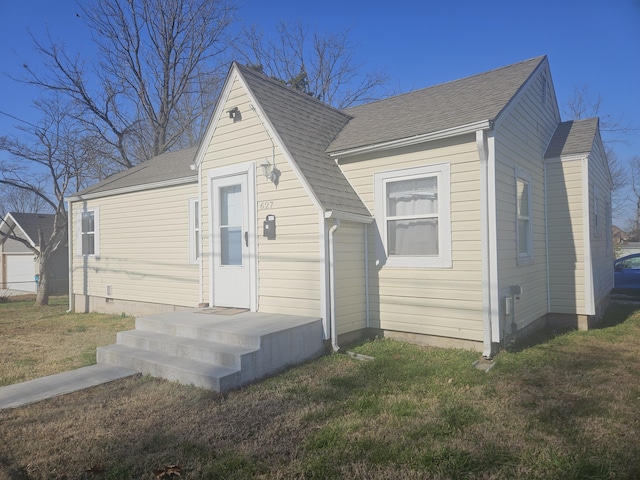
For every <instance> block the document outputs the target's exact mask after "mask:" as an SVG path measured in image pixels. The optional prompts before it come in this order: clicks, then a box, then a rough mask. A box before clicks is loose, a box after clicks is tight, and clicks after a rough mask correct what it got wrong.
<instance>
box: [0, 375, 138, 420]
mask: <svg viewBox="0 0 640 480" xmlns="http://www.w3.org/2000/svg"><path fill="white" fill-rule="evenodd" d="M138 373H140V372H137V371H135V370H130V369H128V368H123V367H117V366H111V365H91V366H89V367H82V368H79V369H77V370H70V371H68V372H62V373H58V374H56V375H50V376H48V377H42V378H37V379H35V380H29V381H27V382H22V383H16V384H14V385H7V386H6V387H0V410H2V409H5V408H15V407H21V406H23V405H28V404H30V403H35V402H39V401H41V400H46V399H48V398H53V397H57V396H58V395H64V394H66V393H71V392H77V391H78V390H84V389H85V388H89V387H95V386H96V385H101V384H103V383H108V382H112V381H114V380H119V379H121V378H125V377H130V376H132V375H136V374H138Z"/></svg>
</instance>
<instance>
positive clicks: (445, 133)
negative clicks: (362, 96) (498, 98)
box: [329, 120, 493, 157]
mask: <svg viewBox="0 0 640 480" xmlns="http://www.w3.org/2000/svg"><path fill="white" fill-rule="evenodd" d="M486 129H493V120H481V121H479V122H474V123H470V124H468V125H460V126H458V127H453V128H448V129H446V130H439V131H437V132H431V133H425V134H421V135H414V136H413V137H408V138H401V139H398V140H390V141H388V142H383V143H376V144H373V145H365V146H363V147H356V148H350V149H347V150H339V151H336V152H330V153H329V156H330V157H348V156H351V155H358V154H360V153H371V152H381V151H384V150H391V149H395V148H400V147H408V146H411V145H417V144H419V143H424V142H431V141H433V140H439V139H441V138H448V137H454V136H457V135H464V134H467V133H474V132H477V131H479V130H486Z"/></svg>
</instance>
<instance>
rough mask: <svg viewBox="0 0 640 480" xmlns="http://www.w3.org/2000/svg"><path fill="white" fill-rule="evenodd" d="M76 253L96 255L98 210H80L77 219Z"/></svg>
mask: <svg viewBox="0 0 640 480" xmlns="http://www.w3.org/2000/svg"><path fill="white" fill-rule="evenodd" d="M78 237H79V238H78V253H80V254H81V255H93V256H97V255H98V250H99V248H98V245H99V241H98V209H97V208H96V209H92V210H82V211H80V212H79V219H78Z"/></svg>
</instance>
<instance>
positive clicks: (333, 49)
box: [238, 21, 388, 108]
mask: <svg viewBox="0 0 640 480" xmlns="http://www.w3.org/2000/svg"><path fill="white" fill-rule="evenodd" d="M238 54H239V55H240V57H241V58H243V59H244V61H245V62H246V63H248V64H249V65H252V66H254V67H255V68H257V69H258V70H260V71H262V72H263V73H265V74H266V75H268V76H271V77H273V78H277V79H279V80H282V81H284V82H285V83H286V84H288V85H290V86H292V87H294V88H296V89H298V90H300V91H302V92H305V93H308V94H309V95H312V96H314V97H315V98H318V99H319V100H322V101H323V102H326V103H328V104H330V105H333V106H334V107H336V108H347V107H350V106H354V105H357V104H359V103H364V102H368V101H371V100H376V99H379V98H381V97H383V96H384V95H385V93H386V91H385V89H386V86H387V84H388V77H387V75H386V74H384V73H383V72H381V71H371V72H365V71H363V66H362V65H361V64H359V63H358V62H357V61H356V59H355V56H354V47H353V45H352V44H351V43H350V41H349V31H348V30H345V31H342V32H340V33H324V34H323V33H320V32H318V31H317V30H316V29H311V28H310V27H308V26H305V25H303V24H302V22H300V21H297V22H294V23H291V24H289V23H285V22H280V23H279V24H278V26H277V28H276V36H275V38H273V39H267V38H265V36H264V34H263V33H262V31H260V30H259V29H258V28H257V27H256V26H255V25H254V26H252V27H250V28H248V29H245V32H244V34H243V35H242V36H241V40H239V41H238Z"/></svg>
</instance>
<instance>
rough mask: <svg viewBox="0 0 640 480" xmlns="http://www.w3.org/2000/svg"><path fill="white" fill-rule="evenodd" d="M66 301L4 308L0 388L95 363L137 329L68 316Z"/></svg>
mask: <svg viewBox="0 0 640 480" xmlns="http://www.w3.org/2000/svg"><path fill="white" fill-rule="evenodd" d="M67 308H68V299H67V297H66V296H65V297H52V298H51V301H50V302H49V305H47V306H45V307H38V306H37V305H36V304H35V295H26V296H23V297H10V298H9V301H8V302H4V303H0V345H2V347H1V350H0V351H1V352H2V354H1V358H0V386H2V385H10V384H12V383H18V382H23V381H25V380H31V379H34V378H39V377H43V376H46V375H51V374H54V373H59V372H63V371H66V370H71V369H74V368H79V367H83V366H86V365H92V364H94V363H96V347H98V346H101V345H109V344H111V343H115V339H116V332H118V331H120V330H130V329H132V328H133V323H134V319H133V318H131V317H123V316H121V315H99V314H82V315H79V314H67V313H65V312H66V310H67Z"/></svg>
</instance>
